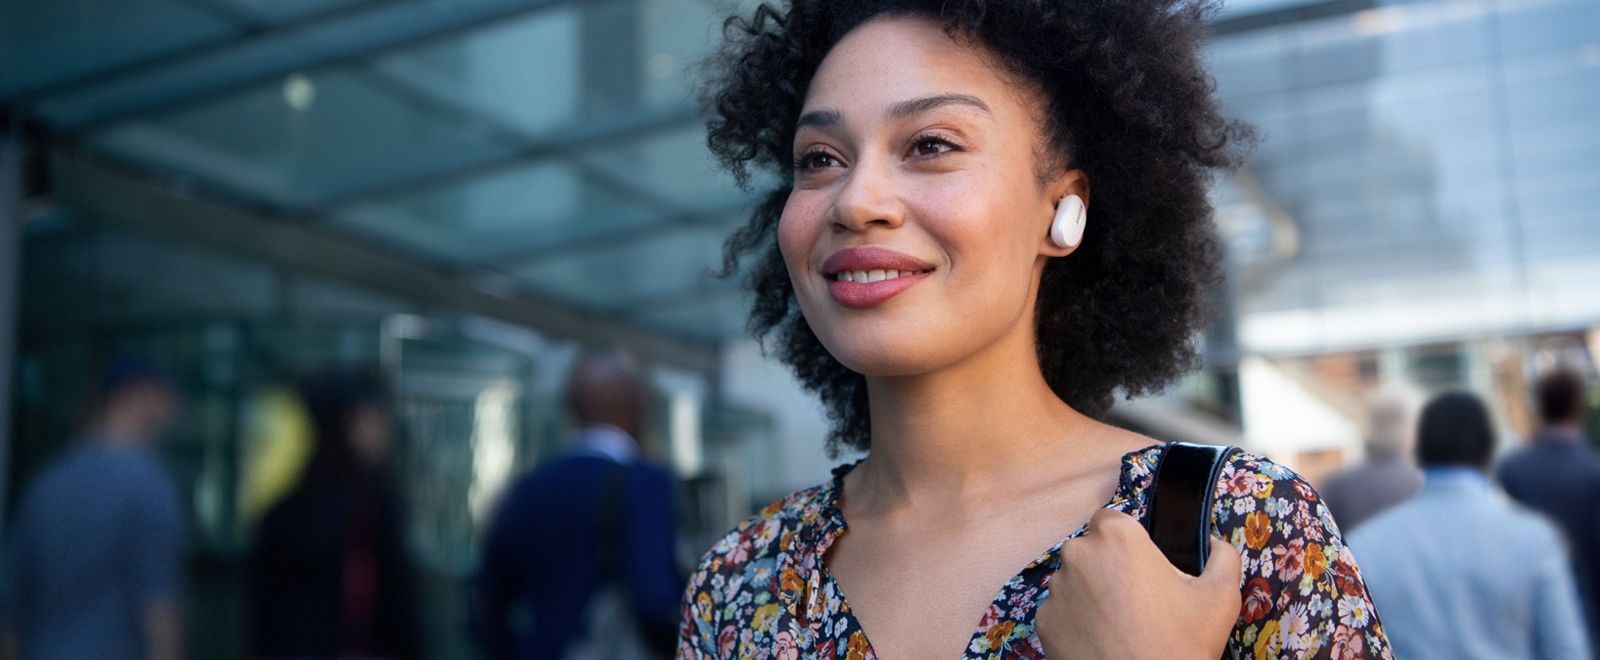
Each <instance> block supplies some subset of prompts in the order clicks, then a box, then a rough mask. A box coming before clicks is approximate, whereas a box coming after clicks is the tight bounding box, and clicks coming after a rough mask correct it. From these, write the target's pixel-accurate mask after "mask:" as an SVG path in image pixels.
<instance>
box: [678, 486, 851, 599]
mask: <svg viewBox="0 0 1600 660" xmlns="http://www.w3.org/2000/svg"><path fill="white" fill-rule="evenodd" d="M832 492H833V487H832V484H823V485H820V486H815V487H812V488H807V489H805V490H801V491H797V492H795V493H792V494H790V495H788V496H787V497H784V498H783V499H780V500H778V501H776V502H773V503H772V504H769V505H767V506H766V507H765V508H763V509H761V511H760V512H758V513H757V514H756V515H754V516H751V517H750V518H749V519H748V520H745V521H744V522H742V523H740V524H739V526H738V527H736V528H734V530H733V531H731V532H728V533H727V535H725V536H723V537H722V539H721V540H719V541H717V543H716V545H714V546H712V547H711V550H710V551H709V552H707V553H706V554H705V556H704V557H703V558H701V560H700V564H699V566H698V568H697V569H696V570H695V573H694V575H693V576H691V578H690V585H689V586H690V590H691V592H697V593H695V594H694V596H693V597H694V598H700V599H705V600H707V601H708V602H707V603H698V604H700V605H708V604H710V603H711V602H721V601H722V600H725V599H731V598H733V597H736V596H737V594H738V592H739V591H740V590H742V589H745V588H750V587H761V586H762V585H764V584H766V583H767V582H769V581H770V580H771V578H772V573H773V572H774V571H776V570H777V566H778V558H779V557H780V556H782V555H785V554H789V553H792V552H794V551H795V550H797V549H800V548H799V546H801V545H804V544H808V543H813V542H814V539H815V535H814V534H813V533H811V532H816V531H820V530H821V528H822V526H823V525H824V524H825V522H826V520H827V511H828V509H829V507H831V500H832Z"/></svg>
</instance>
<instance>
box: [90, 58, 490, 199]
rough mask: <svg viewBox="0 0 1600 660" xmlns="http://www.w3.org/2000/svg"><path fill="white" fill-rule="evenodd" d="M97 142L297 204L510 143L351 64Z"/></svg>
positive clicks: (444, 168) (470, 158) (107, 134)
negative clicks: (397, 92) (388, 86)
mask: <svg viewBox="0 0 1600 660" xmlns="http://www.w3.org/2000/svg"><path fill="white" fill-rule="evenodd" d="M242 127H248V128H242ZM93 142H94V143H95V144H97V145H99V146H101V147H104V148H106V149H109V150H111V151H113V152H116V153H118V154H121V155H123V156H125V157H128V158H130V159H133V160H136V161H142V162H146V163H150V164H155V165H160V166H162V167H165V168H171V169H176V170H178V171H182V172H187V173H190V174H194V175H195V176H198V177H201V178H204V179H209V180H211V181H213V182H215V183H219V184H222V185H225V186H227V187H230V188H233V189H235V190H238V191H241V192H244V193H246V194H250V195H252V196H256V197H258V198H264V199H265V200H267V201H271V202H275V203H278V204H284V205H289V206H294V207H303V206H308V205H311V204H313V203H315V202H317V201H318V200H319V199H323V198H327V197H330V196H334V195H348V194H351V193H352V191H360V190H363V189H368V188H372V187H382V186H384V185H386V184H390V183H393V182H395V181H397V180H412V179H415V178H417V177H425V176H429V175H434V174H438V173H444V172H449V171H451V170H452V169H454V168H457V167H460V166H463V165H466V164H471V163H475V162H480V161H482V160H484V159H487V158H499V157H504V156H507V155H509V154H510V153H511V150H512V149H511V147H510V146H508V145H506V144H504V143H503V142H502V141H499V140H496V139H494V136H493V135H492V134H491V133H489V132H488V131H486V130H484V129H483V127H481V126H475V125H471V124H465V123H463V122H462V121H461V120H460V118H459V117H454V116H450V115H448V114H446V113H442V112H440V111H438V110H437V109H436V108H431V107H426V106H422V105H420V104H417V103H414V102H411V100H409V99H408V100H402V99H400V98H398V97H396V96H395V95H394V94H392V93H391V92H390V91H389V90H388V89H386V88H385V87H383V86H381V85H380V84H378V83H377V82H375V81H374V80H373V79H371V78H370V77H368V76H367V74H365V73H363V72H361V71H360V70H350V69H343V70H336V71H330V72H327V73H323V74H319V75H314V76H309V77H302V76H291V77H289V78H288V79H286V80H284V81H282V82H273V83H269V84H264V85H258V86H255V87H253V88H250V89H248V90H246V91H243V92H240V93H237V94H234V95H231V96H229V97H227V98H224V99H221V100H218V101H215V102H212V103H209V104H207V105H204V106H201V107H198V108H193V109H186V110H180V111H176V112H172V113H169V114H167V115H163V116H160V117H157V118H154V119H150V120H143V121H134V122H130V123H126V124H123V125H120V126H117V127H114V128H109V129H106V130H104V131H101V132H100V133H98V134H97V135H95V136H94V137H93Z"/></svg>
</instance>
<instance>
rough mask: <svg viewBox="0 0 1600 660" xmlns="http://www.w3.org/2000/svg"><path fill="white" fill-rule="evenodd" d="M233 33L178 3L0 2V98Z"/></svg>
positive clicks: (110, 0) (95, 0)
mask: <svg viewBox="0 0 1600 660" xmlns="http://www.w3.org/2000/svg"><path fill="white" fill-rule="evenodd" d="M237 34H238V32H237V31H236V30H234V29H233V27H232V26H231V25H230V23H229V21H227V20H226V18H225V17H222V16H218V15H215V14H211V13H207V12H205V11H202V10H201V9H199V8H198V7H197V6H196V5H191V4H188V3H184V2H180V1H178V0H14V1H10V2H0V97H4V96H9V95H11V94H15V93H17V92H20V91H25V90H29V89H32V88H36V87H40V86H44V85H48V84H53V83H59V82H62V81H65V80H69V79H72V78H75V77H78V76H83V75H87V74H92V73H95V72H98V71H103V70H106V69H108V68H112V67H116V66H117V65H120V64H125V63H128V62H134V61H137V60H142V59H145V58H150V57H154V56H159V55H162V54H166V53H171V52H174V51H178V50H182V49H184V48H187V47H192V46H196V45H200V44H205V43H210V42H214V41H217V40H221V39H225V38H227V37H232V36H235V35H237Z"/></svg>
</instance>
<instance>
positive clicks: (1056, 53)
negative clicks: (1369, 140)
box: [702, 0, 1253, 455]
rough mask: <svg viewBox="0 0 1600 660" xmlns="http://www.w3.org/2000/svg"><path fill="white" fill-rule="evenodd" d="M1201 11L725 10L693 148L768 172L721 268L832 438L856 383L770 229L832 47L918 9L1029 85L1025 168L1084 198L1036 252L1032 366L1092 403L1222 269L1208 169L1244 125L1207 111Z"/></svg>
mask: <svg viewBox="0 0 1600 660" xmlns="http://www.w3.org/2000/svg"><path fill="white" fill-rule="evenodd" d="M1211 11H1212V6H1211V5H1210V4H1208V2H1207V0H1096V1H1094V2H1066V1H1064V0H791V2H790V4H789V6H788V10H787V11H784V10H783V9H780V8H777V7H774V6H772V5H765V4H764V5H761V6H760V7H758V8H757V9H756V10H755V12H754V14H753V15H751V16H749V17H741V16H735V17H732V18H729V19H728V20H727V22H725V23H724V25H723V33H724V38H725V39H726V41H725V43H724V45H723V47H722V49H721V50H720V51H719V52H718V53H717V54H715V55H713V56H712V58H711V59H709V60H708V61H707V66H706V73H707V77H706V80H705V83H706V85H705V89H704V92H703V94H702V95H703V98H704V101H705V103H706V105H707V106H708V114H709V115H710V119H709V121H708V127H707V133H708V142H709V144H710V147H711V151H712V152H713V153H714V154H716V156H717V157H718V158H719V159H720V160H721V162H722V164H723V166H724V167H726V168H728V169H729V170H731V171H732V173H733V174H734V176H735V178H736V179H737V180H738V181H739V183H740V185H741V186H744V187H746V188H747V189H748V188H749V187H750V186H751V175H752V171H755V172H764V171H770V173H772V174H775V175H777V177H778V180H779V181H780V182H781V183H780V185H778V186H777V188H776V189H775V190H772V191H771V192H770V193H769V194H767V195H766V198H765V200H764V201H763V202H762V203H761V204H759V205H758V206H757V207H756V209H755V211H754V213H753V214H752V217H751V218H750V221H749V223H748V224H747V225H745V226H744V227H742V228H740V229H739V230H738V231H736V232H734V234H733V235H732V236H730V237H729V238H728V240H727V242H726V243H725V244H724V246H723V267H724V272H725V273H728V274H731V273H733V272H736V271H737V270H738V268H739V266H740V264H741V262H742V261H744V260H745V259H746V258H747V257H748V258H749V269H748V271H747V273H746V276H745V280H744V284H745V287H746V288H747V289H749V291H750V292H751V293H752V294H753V297H754V306H753V309H752V310H751V314H750V330H751V332H752V334H754V335H755V337H756V338H757V339H760V340H762V342H763V346H764V348H766V349H767V350H769V351H771V352H772V353H773V354H775V356H776V357H777V358H778V359H779V360H781V361H783V362H784V363H785V364H787V365H789V366H790V367H791V368H793V369H794V372H795V375H796V376H797V377H798V378H799V380H800V383H801V384H802V385H803V386H805V387H806V388H807V389H809V390H811V391H814V392H816V393H817V394H818V395H819V396H820V397H821V398H822V401H823V404H824V406H825V407H826V409H827V412H828V417H829V419H830V420H831V421H832V422H833V429H832V433H831V434H830V436H829V438H828V449H829V453H830V454H832V455H837V453H838V451H839V450H840V449H843V448H850V449H856V450H863V451H864V450H867V449H868V448H869V447H870V437H869V435H870V433H869V423H868V414H867V389H866V380H865V378H864V377H863V376H862V375H860V374H858V373H855V372H853V371H851V370H850V369H848V368H847V367H845V366H844V365H843V364H841V363H840V362H839V361H838V360H836V359H834V357H833V356H832V355H830V354H829V353H828V351H827V349H825V348H824V347H823V346H822V343H821V342H820V341H818V339H817V337H816V335H815V334H813V333H812V331H811V328H810V326H808V325H807V323H806V321H805V319H804V318H803V317H802V316H801V313H800V310H799V306H798V304H797V302H796V300H795V293H794V287H793V285H792V283H791V282H790V281H789V276H788V272H787V270H786V269H785V267H784V261H783V256H782V254H780V253H779V251H778V242H777V238H776V230H777V226H778V219H779V216H780V215H781V214H782V212H783V207H784V204H785V202H786V201H787V200H788V196H789V193H790V191H791V190H792V186H793V170H792V169H791V168H792V163H793V161H792V158H793V156H792V154H791V153H790V152H791V150H792V149H793V142H794V135H795V130H796V123H797V122H798V120H799V116H800V111H801V107H802V105H803V104H804V102H805V95H806V90H807V88H808V87H809V85H810V83H811V78H812V76H814V75H815V74H816V71H817V68H818V67H819V66H820V65H821V63H822V60H823V58H824V57H825V56H826V55H827V54H828V51H829V50H830V49H832V48H833V46H834V44H836V43H838V42H839V40H840V39H842V38H843V37H844V35H845V34H846V33H848V32H849V31H850V30H852V29H854V28H855V27H857V26H859V25H861V24H863V23H865V22H867V21H869V20H871V19H873V18H876V17H880V16H890V15H896V16H922V17H927V18H930V19H933V20H937V21H940V22H942V23H943V24H944V25H945V30H946V32H948V33H949V34H950V35H951V36H952V37H962V38H967V39H972V40H973V41H974V42H976V43H981V44H984V45H985V46H987V47H988V48H990V49H991V50H992V51H993V53H994V54H995V55H996V56H997V58H998V61H999V62H1000V63H1001V66H1003V67H1004V68H1005V69H1007V70H1008V71H1009V72H1010V73H1011V74H1013V75H1014V76H1015V77H1016V78H1017V80H1018V81H1019V82H1021V83H1024V84H1031V85H1033V86H1034V87H1035V89H1036V91H1038V92H1039V93H1040V94H1039V98H1041V99H1044V100H1045V101H1046V104H1047V107H1046V108H1044V111H1045V113H1046V114H1045V116H1043V117H1042V118H1041V119H1042V124H1043V127H1044V130H1045V132H1046V135H1045V136H1044V137H1045V139H1046V141H1047V143H1046V144H1043V145H1040V153H1041V161H1043V162H1041V163H1040V164H1039V166H1040V168H1041V171H1044V172H1048V171H1050V170H1052V169H1054V168H1059V167H1065V168H1066V169H1073V168H1076V169H1081V170H1083V171H1084V172H1085V173H1086V174H1087V176H1088V180H1089V182H1090V185H1091V186H1092V188H1093V190H1094V204H1093V208H1092V209H1091V215H1090V218H1091V220H1090V222H1089V224H1088V228H1087V231H1086V234H1085V238H1084V240H1083V243H1082V245H1081V246H1080V247H1079V248H1078V249H1077V251H1075V252H1074V253H1073V254H1072V255H1070V256H1069V257H1062V258H1056V259H1051V260H1050V261H1049V262H1048V263H1047V264H1046V266H1045V269H1044V274H1043V276H1042V279H1041V281H1040V284H1039V296H1038V303H1037V305H1038V306H1037V309H1036V310H1035V311H1036V314H1035V316H1036V321H1037V327H1036V330H1035V331H1036V333H1037V337H1038V341H1037V342H1036V343H1037V346H1038V355H1039V366H1040V369H1041V370H1042V371H1043V373H1044V377H1045V380H1046V381H1047V382H1048V383H1049V384H1050V387H1051V389H1052V390H1054V391H1055V393H1056V395H1057V396H1059V397H1060V398H1061V400H1062V401H1064V402H1066V403H1067V404H1068V405H1070V406H1072V407H1073V408H1074V409H1076V410H1078V411H1079V412H1082V413H1084V414H1086V415H1089V416H1092V417H1097V418H1098V417H1102V416H1104V415H1105V413H1106V412H1107V411H1109V410H1110V408H1111V404H1112V401H1113V398H1114V397H1115V396H1116V395H1117V394H1118V392H1119V391H1120V392H1121V393H1122V394H1123V395H1124V396H1138V395H1143V394H1148V393H1153V392H1156V391H1159V390H1161V389H1162V388H1164V387H1166V386H1167V385H1168V384H1170V383H1171V382H1172V381H1173V380H1175V379H1176V378H1177V377H1179V376H1180V375H1182V374H1183V373H1184V372H1185V371H1187V370H1188V369H1190V368H1192V367H1193V366H1194V365H1195V364H1196V362H1197V361H1198V358H1197V350H1196V346H1195V341H1194V340H1195V337H1196V335H1197V333H1198V332H1199V331H1200V330H1201V329H1202V328H1203V327H1204V326H1205V324H1206V323H1207V322H1208V320H1209V319H1210V318H1211V305H1210V304H1209V303H1210V300H1211V296H1212V294H1213V292H1214V291H1215V287H1217V286H1218V285H1219V284H1220V281H1221V277H1222V276H1221V271H1220V267H1219V264H1220V261H1221V248H1220V246H1219V242H1218V239H1217V237H1216V233H1215V230H1214V228H1213V225H1212V222H1211V204H1210V201H1209V199H1208V197H1207V186H1208V184H1209V183H1210V180H1211V176H1212V175H1213V173H1214V172H1215V171H1216V170H1220V169H1228V168H1232V167H1235V166H1237V165H1238V163H1239V162H1240V160H1241V159H1242V157H1243V155H1244V153H1243V152H1244V150H1245V148H1246V147H1247V146H1248V145H1249V144H1250V143H1251V142H1252V141H1253V138H1252V132H1251V129H1250V127H1249V126H1247V125H1244V124H1240V123H1237V122H1232V121H1229V120H1226V119H1224V118H1223V117H1222V116H1221V114H1220V113H1219V111H1218V108H1217V103H1216V101H1215V99H1214V98H1213V96H1212V92H1213V88H1214V86H1215V85H1214V82H1213V81H1212V79H1211V78H1210V77H1209V76H1208V75H1207V74H1206V72H1205V70H1204V68H1203V67H1202V66H1201V63H1200V60H1199V46H1200V42H1201V40H1202V38H1203V37H1204V36H1205V30H1206V28H1205V19H1206V17H1207V16H1208V15H1209V14H1210V13H1211ZM1051 161H1054V162H1051ZM773 335H775V337H774V336H773ZM774 338H775V339H776V342H775V343H773V342H772V340H773V339H774Z"/></svg>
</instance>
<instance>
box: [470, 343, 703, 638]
mask: <svg viewBox="0 0 1600 660" xmlns="http://www.w3.org/2000/svg"><path fill="white" fill-rule="evenodd" d="M567 398H568V401H567V403H568V407H569V408H570V411H571V412H572V414H573V416H574V417H575V418H576V419H577V421H578V423H579V425H580V426H581V428H580V430H579V431H578V433H577V435H576V436H575V437H574V438H573V440H572V446H571V449H570V451H569V452H568V453H567V454H566V455H564V456H562V457H560V458H558V459H556V460H554V461H552V462H551V463H549V464H547V465H545V466H543V467H542V468H540V469H538V470H535V471H534V472H532V473H530V474H528V475H525V476H523V477H521V478H519V479H518V480H517V481H516V482H515V483H513V484H512V485H511V487H510V488H508V489H507V492H506V494H505V496H504V498H503V499H502V501H501V503H500V505H499V509H498V511H497V512H496V514H495V516H494V518H493V521H492V523H491V525H490V528H489V530H488V534H487V537H486V539H485V544H484V551H483V562H482V566H481V569H480V573H479V576H478V580H477V584H476V593H475V595H474V603H473V605H474V610H475V611H474V616H473V624H474V629H475V631H476V633H477V635H478V637H479V640H480V641H481V643H482V644H483V646H484V647H485V649H486V650H487V651H488V653H489V655H490V657H492V658H516V659H518V660H546V659H555V658H576V657H606V658H621V657H668V656H670V655H671V652H672V651H671V649H672V646H673V644H674V642H675V636H676V633H677V627H678V617H679V614H680V606H679V605H680V599H681V598H682V594H683V587H684V581H683V578H682V577H681V574H680V572H679V571H678V568H677V564H676V559H675V544H676V541H675V534H676V532H675V509H674V506H673V478H672V475H671V473H669V472H668V471H667V470H665V469H663V468H660V467H657V466H655V465H651V464H649V463H646V462H644V461H643V460H641V456H640V451H639V444H638V440H637V438H638V436H639V433H640V430H641V428H642V426H643V423H644V419H645V410H646V386H645V383H644V382H643V381H642V380H641V379H640V377H639V375H638V373H637V372H635V371H634V369H633V368H631V367H630V366H629V365H628V364H627V362H626V361H625V360H623V359H621V357H620V356H618V355H615V354H609V353H603V354H594V355H590V356H586V357H584V358H583V359H581V360H579V362H578V363H577V365H576V366H574V367H573V369H572V372H571V375H570V377H569V381H568V394H567ZM608 609H609V612H610V615H609V618H607V614H606V610H608ZM519 612H520V613H522V614H523V616H520V617H519ZM530 618H531V621H529V620H528V619H530ZM625 638H632V639H633V641H630V642H628V643H621V642H622V640H624V639H625ZM608 644H609V645H610V646H609V647H607V645H608ZM624 646H627V647H630V649H624V648H622V647H624ZM602 647H606V648H602ZM597 649H598V650H597Z"/></svg>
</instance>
